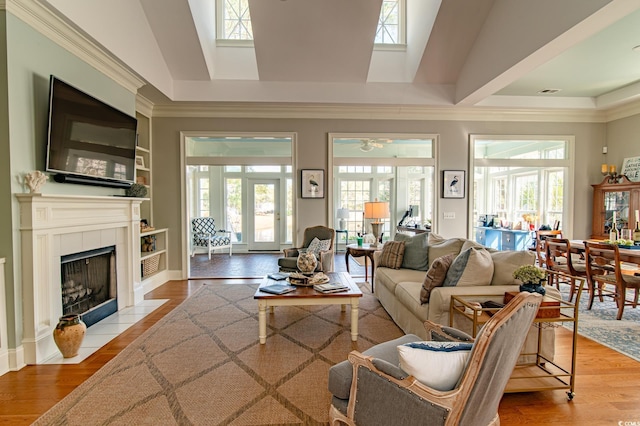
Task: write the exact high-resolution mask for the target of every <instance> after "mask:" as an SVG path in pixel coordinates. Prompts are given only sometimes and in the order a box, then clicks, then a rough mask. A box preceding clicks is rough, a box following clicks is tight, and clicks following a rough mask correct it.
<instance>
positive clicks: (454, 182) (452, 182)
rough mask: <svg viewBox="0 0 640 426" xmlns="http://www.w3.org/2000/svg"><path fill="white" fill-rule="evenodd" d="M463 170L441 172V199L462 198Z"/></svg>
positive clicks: (463, 186)
mask: <svg viewBox="0 0 640 426" xmlns="http://www.w3.org/2000/svg"><path fill="white" fill-rule="evenodd" d="M464 174H465V171H464V170H443V171H442V198H464V188H465V186H466V182H465V179H464Z"/></svg>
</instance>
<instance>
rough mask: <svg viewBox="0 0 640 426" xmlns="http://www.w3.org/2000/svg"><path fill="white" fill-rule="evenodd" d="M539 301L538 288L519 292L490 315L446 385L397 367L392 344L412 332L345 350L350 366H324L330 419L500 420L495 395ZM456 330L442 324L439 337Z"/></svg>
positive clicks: (387, 421)
mask: <svg viewBox="0 0 640 426" xmlns="http://www.w3.org/2000/svg"><path fill="white" fill-rule="evenodd" d="M541 302H542V296H540V295H539V294H536V293H526V292H523V293H519V294H518V295H516V297H515V298H513V300H511V302H510V303H508V304H507V305H506V306H505V307H504V308H502V309H501V310H500V311H498V312H497V313H496V314H495V315H494V316H493V317H491V319H490V320H489V321H488V322H487V323H486V324H485V325H484V327H483V328H482V330H481V331H480V333H479V334H478V336H477V337H476V338H475V340H474V341H473V349H472V350H471V353H470V354H469V358H468V360H467V363H466V366H465V367H464V370H463V372H462V375H461V376H460V379H459V380H458V383H457V385H456V386H455V387H454V388H453V390H450V391H438V390H435V389H432V388H430V387H428V386H426V385H424V384H423V383H421V382H419V381H417V380H416V379H415V378H414V377H413V376H410V375H408V374H407V373H405V372H404V371H403V370H401V369H400V368H399V367H398V359H399V357H398V353H397V350H396V347H397V345H400V344H403V343H405V342H407V341H420V340H422V339H420V338H419V337H418V336H415V335H407V336H403V337H401V338H399V339H396V340H395V341H392V342H386V343H382V344H380V345H376V346H374V347H372V348H370V349H368V350H367V351H365V353H364V354H362V353H359V352H357V351H353V352H351V353H350V354H349V357H348V358H349V359H348V361H349V363H351V364H352V368H349V367H351V366H350V365H349V364H347V363H346V361H345V362H343V363H340V364H337V365H335V366H333V367H331V369H330V372H329V391H330V392H331V393H332V394H333V399H332V405H331V408H330V412H329V416H330V420H331V424H332V425H337V424H339V423H345V424H349V425H355V424H362V425H365V424H366V425H390V424H401V425H425V424H428V425H498V424H500V418H499V416H498V405H499V403H500V399H501V398H502V395H503V393H504V389H505V387H506V385H507V382H508V380H509V378H510V376H511V373H512V371H513V368H514V367H515V365H516V361H517V360H518V356H519V355H520V350H521V348H522V345H523V343H524V340H525V338H526V336H527V331H528V330H529V328H530V327H531V324H532V323H533V320H534V318H535V316H536V314H537V312H538V308H539V306H540V303H541ZM428 325H432V326H434V327H435V328H440V329H443V328H442V326H440V325H437V324H432V323H429V322H427V324H425V327H427V330H429V327H428ZM430 333H431V332H430ZM456 334H457V333H456V332H455V331H452V330H451V329H448V330H446V329H445V333H444V335H442V337H443V338H442V340H446V341H450V340H455V339H451V337H458V339H459V338H460V337H463V334H458V335H457V336H456ZM430 335H432V336H434V335H433V334H432V333H431V334H430ZM452 335H453V336H452ZM433 340H436V339H433ZM438 340H440V339H438ZM385 346H386V349H385ZM345 364H347V365H346V366H345ZM347 373H348V374H347ZM353 378H356V380H353ZM345 393H346V395H345Z"/></svg>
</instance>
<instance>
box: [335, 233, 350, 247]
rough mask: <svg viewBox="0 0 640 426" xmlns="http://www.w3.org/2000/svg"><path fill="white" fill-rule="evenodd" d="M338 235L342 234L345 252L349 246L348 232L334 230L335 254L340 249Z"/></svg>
mask: <svg viewBox="0 0 640 426" xmlns="http://www.w3.org/2000/svg"><path fill="white" fill-rule="evenodd" d="M338 234H344V246H345V250H346V247H347V245H348V244H349V231H348V230H346V229H336V252H338V251H339V249H340V238H339V237H338Z"/></svg>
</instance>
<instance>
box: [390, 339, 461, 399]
mask: <svg viewBox="0 0 640 426" xmlns="http://www.w3.org/2000/svg"><path fill="white" fill-rule="evenodd" d="M472 348H473V344H471V343H462V342H428V341H427V342H413V343H405V344H404V345H400V346H398V355H399V357H400V368H402V369H403V370H404V371H406V372H407V373H409V374H411V375H412V376H413V377H415V378H416V379H417V380H418V381H419V382H421V383H423V384H425V385H427V386H429V387H430V388H433V389H437V390H439V391H449V390H452V389H453V388H455V386H456V384H457V383H458V380H460V376H461V375H462V372H463V371H464V368H465V366H466V365H467V359H468V358H469V352H471V349H472Z"/></svg>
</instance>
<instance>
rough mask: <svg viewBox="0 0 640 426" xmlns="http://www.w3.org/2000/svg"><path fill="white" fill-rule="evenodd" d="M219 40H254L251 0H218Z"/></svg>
mask: <svg viewBox="0 0 640 426" xmlns="http://www.w3.org/2000/svg"><path fill="white" fill-rule="evenodd" d="M217 16H218V20H217V33H218V39H219V40H239V41H240V40H253V31H252V29H251V14H250V13H249V0H218V3H217Z"/></svg>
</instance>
